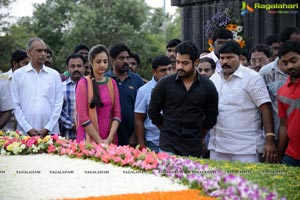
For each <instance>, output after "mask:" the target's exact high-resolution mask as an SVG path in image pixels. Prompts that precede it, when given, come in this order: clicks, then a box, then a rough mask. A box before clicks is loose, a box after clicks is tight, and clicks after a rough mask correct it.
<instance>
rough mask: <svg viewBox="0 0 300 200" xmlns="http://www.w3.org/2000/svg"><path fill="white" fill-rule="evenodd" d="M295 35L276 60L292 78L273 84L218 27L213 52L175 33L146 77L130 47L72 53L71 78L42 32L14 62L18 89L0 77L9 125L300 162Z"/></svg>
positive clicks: (299, 50) (299, 48) (217, 156)
mask: <svg viewBox="0 0 300 200" xmlns="http://www.w3.org/2000/svg"><path fill="white" fill-rule="evenodd" d="M295 33H296V35H297V34H299V37H300V32H299V33H298V32H295ZM293 34H294V33H292V35H293ZM294 36H295V35H293V37H294ZM291 40H294V39H290V38H288V39H287V40H286V41H285V42H284V43H281V44H280V45H281V46H280V49H279V52H278V56H277V57H276V60H275V61H274V62H273V63H276V62H277V63H280V64H279V65H280V66H281V68H280V69H282V70H280V72H281V71H282V72H284V75H283V76H284V77H286V79H284V80H286V82H285V83H283V82H282V83H281V84H278V83H276V89H274V87H275V86H274V84H273V82H271V81H269V82H267V80H268V79H270V78H271V79H272V77H270V76H268V74H270V72H264V70H265V67H267V65H266V66H263V67H262V68H261V69H260V71H259V73H258V72H256V71H255V70H254V69H250V68H249V67H245V66H243V65H242V64H241V62H240V56H241V55H242V51H241V48H240V47H239V45H238V43H236V42H234V41H233V36H232V33H231V32H230V31H228V30H226V29H220V30H217V31H216V32H215V35H214V37H213V47H214V48H213V51H212V52H210V53H206V54H205V55H204V54H200V51H199V48H198V47H197V45H196V44H194V43H193V42H190V41H183V42H181V41H180V40H178V39H173V40H170V41H169V42H168V44H167V45H166V55H158V56H156V57H154V58H153V60H152V75H153V77H152V79H151V80H150V81H148V82H147V83H145V81H144V80H143V79H142V77H141V76H140V75H139V74H137V73H136V72H134V70H135V69H136V67H133V65H137V63H139V62H140V60H139V57H138V55H136V54H133V53H132V52H131V50H130V49H129V48H128V47H127V46H126V45H125V44H116V45H114V46H112V47H111V48H110V49H109V51H108V50H107V48H106V47H105V46H103V45H95V46H93V47H92V48H91V49H88V51H85V54H84V55H83V54H80V52H76V53H73V54H71V55H70V56H69V57H68V58H67V60H66V66H67V73H66V74H65V75H66V77H65V78H64V81H63V82H62V75H60V74H59V73H58V72H57V71H55V70H54V69H52V68H51V67H47V66H46V65H45V60H46V55H47V46H46V44H45V43H44V42H43V40H41V39H39V38H33V39H31V40H30V41H29V42H28V44H27V48H26V52H27V55H28V57H29V60H30V61H29V63H28V61H27V63H28V64H27V63H26V65H25V66H24V67H21V68H20V69H18V70H14V68H12V70H13V73H12V76H11V78H10V81H9V84H10V86H9V87H10V88H7V87H3V85H4V84H2V81H1V82H0V83H1V84H0V87H1V102H0V105H1V107H0V108H1V112H2V114H1V118H0V119H1V120H0V125H1V126H0V127H1V128H2V127H3V126H4V124H6V122H7V121H9V120H7V119H9V117H10V111H13V115H14V116H15V118H16V121H17V130H20V131H22V132H23V133H24V134H28V135H30V136H35V135H40V136H41V137H44V136H46V135H47V134H57V133H60V132H61V135H62V136H64V137H66V138H68V139H76V140H77V142H80V141H83V140H85V141H86V142H96V143H106V144H110V143H114V144H117V145H131V146H136V145H138V147H139V148H146V147H147V148H150V149H151V150H153V151H155V152H159V151H161V152H167V153H169V154H176V155H181V156H196V157H203V155H204V153H205V151H206V148H208V149H209V150H210V158H211V159H214V160H230V161H242V162H259V161H260V160H263V161H265V162H270V163H276V162H283V163H285V164H288V165H293V166H300V150H299V147H300V142H299V141H300V136H299V133H300V126H299V124H300V108H299V106H300V103H299V98H300V93H299V91H300V90H299V87H300V86H299V84H300V39H299V41H291ZM260 49H261V48H256V49H254V50H253V51H251V55H252V54H253V53H256V54H253V56H254V57H253V58H252V61H254V59H256V61H255V62H252V63H257V62H260V61H263V59H262V58H260V57H259V56H260V55H261V54H257V52H260ZM87 53H88V54H87ZM255 56H258V57H257V58H256V57H255ZM131 59H132V60H131ZM86 60H87V62H86ZM130 60H131V61H130ZM85 63H88V64H89V67H90V68H89V70H90V72H89V75H87V76H84V75H85V74H87V73H86V70H87V69H86V67H85V66H86V64H85ZM273 65H276V64H273ZM109 67H111V68H109ZM276 70H277V71H278V70H279V69H277V68H276V69H275V71H276ZM65 75H64V76H65ZM273 79H276V77H273ZM274 81H275V80H274ZM281 85H283V86H282V87H281V88H280V89H279V87H280V86H281ZM3 88H4V89H3ZM9 89H10V92H9ZM278 89H279V90H278ZM274 92H275V94H274ZM2 93H5V95H3V94H2ZM270 94H273V95H275V97H273V96H272V95H270ZM2 96H3V97H5V98H2ZM10 96H11V97H10ZM270 96H271V97H270ZM9 98H11V99H12V102H13V104H11V103H8V102H9V101H7V99H9ZM3 99H4V100H3ZM275 100H276V103H275V102H274V101H275ZM274 104H276V105H274ZM277 104H278V109H277ZM3 107H5V109H3ZM274 109H276V111H277V110H278V117H277V116H275V117H274V116H273V114H274V112H276V111H274ZM7 111H9V112H7ZM276 117H277V118H276ZM274 119H275V120H274ZM278 119H280V120H278ZM278 127H279V128H278Z"/></svg>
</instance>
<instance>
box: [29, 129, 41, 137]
mask: <svg viewBox="0 0 300 200" xmlns="http://www.w3.org/2000/svg"><path fill="white" fill-rule="evenodd" d="M27 133H28V135H29V136H30V137H33V136H36V135H40V131H38V130H36V129H34V128H32V129H30V130H29V131H28V132H27Z"/></svg>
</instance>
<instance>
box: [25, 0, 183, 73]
mask: <svg viewBox="0 0 300 200" xmlns="http://www.w3.org/2000/svg"><path fill="white" fill-rule="evenodd" d="M23 24H24V23H23ZM176 26H177V25H174V23H173V19H172V16H169V15H167V16H165V15H164V14H163V12H162V9H151V8H150V7H149V6H148V5H147V4H146V3H145V2H144V0H126V1H122V0H98V1H94V0H69V1H65V0H47V1H46V2H45V3H43V4H38V5H35V10H34V13H33V17H32V18H31V20H30V21H29V22H28V23H27V27H28V31H30V32H31V31H32V32H33V33H34V34H35V35H37V36H38V37H40V38H42V39H43V40H44V41H45V42H46V44H47V45H48V46H49V47H50V48H51V50H52V51H53V52H54V58H55V64H54V65H55V66H56V68H58V69H59V70H60V71H61V72H62V71H64V70H65V59H66V57H67V56H68V55H69V54H70V53H72V52H73V49H74V47H75V46H76V45H77V44H79V43H83V44H86V45H88V46H89V47H92V46H93V45H95V44H99V43H101V44H104V45H106V46H107V47H108V48H109V47H111V46H112V45H113V44H115V43H119V42H122V43H125V44H127V45H128V46H129V47H130V48H131V49H132V50H133V51H135V52H137V53H138V54H139V55H140V57H141V59H142V63H143V68H142V70H141V73H142V75H144V76H145V77H147V78H150V77H151V60H152V58H153V57H154V56H156V55H158V54H164V51H165V44H166V42H167V41H168V40H169V39H170V38H173V35H176V37H177V35H178V33H177V30H180V28H177V27H176ZM179 26H180V24H179ZM166 32H168V33H166Z"/></svg>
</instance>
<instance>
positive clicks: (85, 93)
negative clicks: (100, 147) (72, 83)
mask: <svg viewBox="0 0 300 200" xmlns="http://www.w3.org/2000/svg"><path fill="white" fill-rule="evenodd" d="M88 59H89V62H90V64H91V66H92V73H91V75H90V76H86V77H84V78H82V79H81V80H79V82H78V85H77V88H76V112H77V127H78V128H77V137H76V138H77V142H80V141H82V140H85V141H86V142H89V143H92V142H96V143H97V144H99V143H101V142H103V143H105V144H110V143H114V144H117V143H118V141H117V138H118V137H117V133H116V131H117V129H118V126H119V124H120V122H121V107H120V100H119V90H118V87H117V84H116V82H115V80H113V79H112V78H108V77H105V76H104V73H105V71H106V70H107V66H108V62H109V54H108V51H107V49H106V48H105V46H103V45H96V46H94V47H93V48H92V49H91V50H90V52H89V58H88Z"/></svg>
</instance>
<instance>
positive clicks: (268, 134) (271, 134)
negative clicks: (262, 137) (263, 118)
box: [266, 133, 275, 137]
mask: <svg viewBox="0 0 300 200" xmlns="http://www.w3.org/2000/svg"><path fill="white" fill-rule="evenodd" d="M267 136H273V137H275V133H266V137H267Z"/></svg>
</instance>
